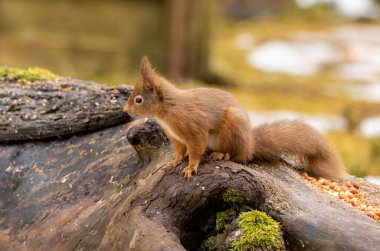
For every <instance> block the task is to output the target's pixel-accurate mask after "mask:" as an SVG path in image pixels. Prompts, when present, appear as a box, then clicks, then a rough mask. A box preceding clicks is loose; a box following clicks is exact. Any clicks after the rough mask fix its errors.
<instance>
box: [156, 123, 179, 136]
mask: <svg viewBox="0 0 380 251" xmlns="http://www.w3.org/2000/svg"><path fill="white" fill-rule="evenodd" d="M156 120H157V122H158V123H159V124H160V126H161V127H162V128H163V129H164V130H165V132H166V133H167V134H169V135H167V136H169V137H172V138H175V139H176V140H178V141H182V140H181V139H180V138H179V137H178V136H177V134H175V133H174V132H173V130H172V129H171V128H170V126H169V125H168V124H167V123H166V122H165V121H163V120H161V119H158V118H156Z"/></svg>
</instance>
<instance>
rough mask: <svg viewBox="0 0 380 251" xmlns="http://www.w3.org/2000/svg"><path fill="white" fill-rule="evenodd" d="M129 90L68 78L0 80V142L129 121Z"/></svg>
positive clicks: (76, 131) (90, 128)
mask: <svg viewBox="0 0 380 251" xmlns="http://www.w3.org/2000/svg"><path fill="white" fill-rule="evenodd" d="M130 92H131V89H130V88H129V87H126V86H117V87H113V88H110V87H106V86H102V85H99V84H96V83H94V82H89V81H80V80H74V79H70V78H60V79H57V80H39V81H35V82H33V83H31V82H20V81H15V80H11V79H3V80H1V81H0V142H9V141H25V140H35V139H46V138H53V137H55V138H57V137H63V136H66V135H70V134H74V133H80V132H87V131H93V130H96V129H101V128H105V127H108V126H112V125H117V124H121V123H125V122H127V121H129V119H130V117H129V116H128V114H126V113H123V112H122V105H123V103H124V102H125V100H127V99H128V97H129V94H130Z"/></svg>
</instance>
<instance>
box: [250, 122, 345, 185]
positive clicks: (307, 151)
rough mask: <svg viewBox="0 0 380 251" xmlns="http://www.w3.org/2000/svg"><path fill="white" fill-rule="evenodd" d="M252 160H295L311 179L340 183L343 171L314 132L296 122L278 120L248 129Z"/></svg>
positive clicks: (321, 139) (341, 165)
mask: <svg viewBox="0 0 380 251" xmlns="http://www.w3.org/2000/svg"><path fill="white" fill-rule="evenodd" d="M252 133H253V137H254V158H258V159H275V158H279V157H282V156H284V155H285V156H291V157H293V156H294V157H296V158H297V159H299V160H300V161H301V164H302V166H303V167H304V168H305V169H306V171H307V172H308V173H309V174H310V175H312V176H315V177H324V178H328V179H342V178H344V177H345V175H346V171H345V167H344V165H343V163H342V161H341V159H340V158H339V156H338V155H337V154H336V153H335V151H334V150H333V149H332V148H331V147H330V146H329V144H328V142H327V140H326V139H325V138H324V137H323V136H322V135H321V134H320V133H319V132H318V131H317V130H315V129H314V128H312V127H310V126H309V125H307V124H305V123H303V122H300V121H296V120H294V121H293V120H280V121H276V122H273V123H268V124H263V125H259V126H257V127H254V128H253V129H252Z"/></svg>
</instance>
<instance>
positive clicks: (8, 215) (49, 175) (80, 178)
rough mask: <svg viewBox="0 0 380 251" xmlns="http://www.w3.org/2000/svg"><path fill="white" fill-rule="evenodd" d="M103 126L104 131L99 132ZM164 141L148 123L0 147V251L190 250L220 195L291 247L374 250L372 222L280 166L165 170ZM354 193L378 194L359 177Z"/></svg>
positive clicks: (379, 228) (223, 164) (376, 229)
mask: <svg viewBox="0 0 380 251" xmlns="http://www.w3.org/2000/svg"><path fill="white" fill-rule="evenodd" d="M102 126H104V125H102ZM171 157H172V152H171V150H170V144H169V142H168V140H167V139H166V138H165V136H164V134H163V132H162V130H161V129H160V128H159V126H158V125H157V124H156V123H155V122H154V121H153V120H150V119H149V120H138V121H133V122H130V123H128V124H124V125H118V126H113V127H110V128H106V129H102V130H98V131H95V132H92V133H87V134H83V133H82V134H81V135H79V136H71V137H65V138H63V139H54V140H49V141H48V140H44V141H34V142H19V143H13V144H5V143H2V144H0V250H12V251H13V250H16V251H17V250H185V249H187V250H196V249H197V248H198V247H199V245H200V243H201V241H202V240H203V239H204V238H205V237H206V236H207V232H208V231H210V229H211V228H213V227H214V226H213V223H214V222H215V214H216V212H218V211H221V210H223V209H225V207H226V205H225V203H224V202H223V199H222V194H223V193H224V192H225V191H226V190H228V189H235V190H238V191H240V193H241V194H242V196H244V197H245V198H246V200H247V201H248V202H247V203H248V205H249V206H251V207H253V208H257V209H259V210H262V211H265V212H267V213H268V214H270V215H271V216H272V217H274V218H275V219H276V220H278V221H280V222H281V224H282V228H283V231H284V233H285V239H286V241H287V248H288V249H290V250H378V247H379V246H380V225H379V224H378V223H376V222H374V221H373V220H372V219H370V218H369V217H367V216H365V215H363V214H362V213H361V212H359V211H358V210H356V209H354V208H352V207H351V206H350V205H348V204H346V203H344V202H341V201H339V200H337V199H335V198H333V197H330V196H328V195H325V194H323V193H322V192H320V191H319V190H318V189H317V188H315V187H313V186H312V185H310V184H309V183H307V182H305V181H304V180H303V179H301V178H300V176H299V175H298V174H297V173H296V172H295V171H294V170H293V169H291V168H289V167H288V166H286V165H285V164H284V163H261V164H252V165H250V166H243V165H240V164H237V163H233V162H228V161H211V160H210V159H209V158H207V157H205V158H204V159H203V161H202V163H201V166H200V168H199V172H198V174H197V175H196V176H194V177H193V178H192V179H191V180H190V181H187V180H185V179H184V178H183V177H182V174H181V170H180V169H182V168H183V167H184V166H185V165H186V163H183V164H182V165H181V166H179V167H177V168H175V169H173V170H171V171H169V172H164V171H162V170H161V167H162V165H163V164H164V163H166V162H167V161H168V160H169V159H170V158H171ZM360 182H361V183H362V185H361V188H360V189H367V188H368V191H369V192H370V193H371V194H372V195H374V196H376V194H377V195H378V193H379V190H380V189H379V187H378V186H374V185H369V184H368V183H366V182H365V181H364V180H361V179H360Z"/></svg>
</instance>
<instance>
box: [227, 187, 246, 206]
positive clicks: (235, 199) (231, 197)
mask: <svg viewBox="0 0 380 251" xmlns="http://www.w3.org/2000/svg"><path fill="white" fill-rule="evenodd" d="M223 200H224V201H225V202H227V203H228V204H230V205H231V206H233V207H234V208H238V207H241V206H242V205H243V203H244V202H245V199H244V197H243V196H242V195H241V194H240V192H239V191H237V190H234V189H229V190H227V191H226V192H224V193H223Z"/></svg>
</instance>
